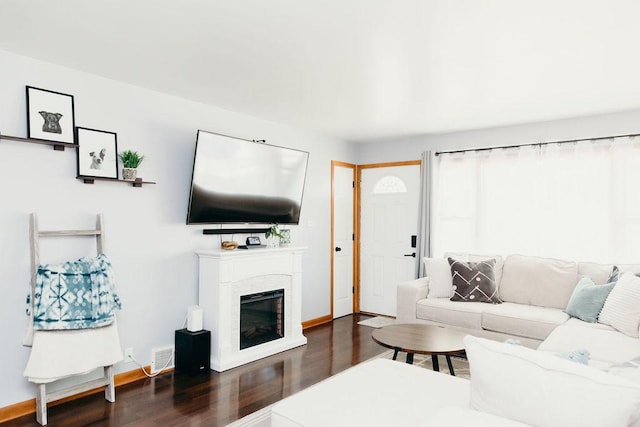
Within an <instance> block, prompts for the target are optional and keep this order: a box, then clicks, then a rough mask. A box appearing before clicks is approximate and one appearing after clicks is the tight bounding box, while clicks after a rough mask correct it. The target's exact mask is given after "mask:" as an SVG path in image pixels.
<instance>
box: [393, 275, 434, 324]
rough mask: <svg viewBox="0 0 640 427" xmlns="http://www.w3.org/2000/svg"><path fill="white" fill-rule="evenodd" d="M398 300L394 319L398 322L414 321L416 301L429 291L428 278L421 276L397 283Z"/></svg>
mask: <svg viewBox="0 0 640 427" xmlns="http://www.w3.org/2000/svg"><path fill="white" fill-rule="evenodd" d="M397 292H398V301H397V304H398V305H397V310H396V321H397V322H398V323H415V321H416V319H417V316H416V303H417V302H418V301H419V300H421V299H423V298H426V297H427V293H429V279H428V278H427V277H421V278H419V279H416V280H411V281H409V282H403V283H400V284H399V285H398V291H397Z"/></svg>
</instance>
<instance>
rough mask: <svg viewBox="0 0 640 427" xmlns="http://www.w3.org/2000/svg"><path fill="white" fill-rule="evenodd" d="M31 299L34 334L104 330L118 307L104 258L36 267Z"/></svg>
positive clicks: (101, 256) (118, 300)
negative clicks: (53, 331) (55, 331)
mask: <svg viewBox="0 0 640 427" xmlns="http://www.w3.org/2000/svg"><path fill="white" fill-rule="evenodd" d="M33 298H34V308H33V309H34V313H33V328H34V329H35V330H63V329H85V328H98V327H102V326H107V325H110V324H111V323H112V322H113V318H114V316H115V314H114V311H115V310H116V309H120V308H121V307H122V305H121V303H120V299H119V298H118V295H117V294H116V289H115V276H114V274H113V268H112V267H111V262H109V260H108V259H107V257H106V256H105V255H104V254H100V255H98V256H97V257H95V258H80V259H79V260H77V261H71V262H65V263H62V264H43V265H39V266H38V272H37V276H36V286H35V292H34V295H33Z"/></svg>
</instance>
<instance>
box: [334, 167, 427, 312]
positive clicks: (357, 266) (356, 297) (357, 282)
mask: <svg viewBox="0 0 640 427" xmlns="http://www.w3.org/2000/svg"><path fill="white" fill-rule="evenodd" d="M421 164H422V161H420V160H405V161H401V162H387V163H371V164H366V165H357V166H356V187H355V188H356V192H355V196H356V208H355V209H354V211H355V221H356V223H355V224H356V238H355V242H356V245H355V248H354V254H355V255H354V257H353V258H354V262H355V265H354V269H353V271H354V275H355V280H354V293H353V305H354V307H353V309H354V312H355V313H361V311H360V210H361V208H362V198H361V196H362V194H361V188H360V187H361V184H362V170H363V169H375V168H388V167H393V166H415V165H421ZM332 188H333V186H332ZM332 200H333V196H332ZM332 212H333V211H332ZM332 236H333V233H332ZM331 277H333V273H332V276H331ZM332 291H333V288H332ZM331 301H333V294H332V296H331Z"/></svg>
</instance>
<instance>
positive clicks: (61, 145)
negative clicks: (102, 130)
mask: <svg viewBox="0 0 640 427" xmlns="http://www.w3.org/2000/svg"><path fill="white" fill-rule="evenodd" d="M3 139H4V140H7V141H18V142H28V143H30V144H40V145H51V146H53V149H54V150H56V151H64V149H65V148H67V147H69V148H74V149H77V148H78V147H79V145H78V144H67V143H65V142H57V141H48V140H45V139H34V138H22V137H19V136H10V135H2V134H0V140H3ZM77 179H80V180H82V181H83V182H84V183H85V184H93V183H94V182H96V181H117V182H126V183H127V184H131V185H132V186H134V187H142V184H155V182H152V181H143V180H142V178H136V179H135V180H134V181H130V180H126V179H116V178H103V177H98V176H78V177H77Z"/></svg>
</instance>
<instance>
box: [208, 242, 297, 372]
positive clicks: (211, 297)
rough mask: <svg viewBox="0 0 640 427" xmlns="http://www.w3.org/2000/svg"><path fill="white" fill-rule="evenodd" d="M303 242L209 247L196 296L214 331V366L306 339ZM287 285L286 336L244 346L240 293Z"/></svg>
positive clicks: (231, 364)
mask: <svg viewBox="0 0 640 427" xmlns="http://www.w3.org/2000/svg"><path fill="white" fill-rule="evenodd" d="M303 251H304V248H301V247H280V248H260V249H245V250H242V249H236V250H233V251H225V250H206V251H198V252H196V253H197V255H198V258H199V272H200V273H199V274H200V275H199V285H198V289H199V294H198V301H199V305H200V307H202V309H203V311H204V328H205V329H208V330H210V331H211V369H213V370H214V371H218V372H222V371H225V370H227V369H231V368H234V367H236V366H240V365H243V364H245V363H249V362H252V361H254V360H258V359H261V358H263V357H267V356H270V355H272V354H275V353H279V352H281V351H284V350H289V349H291V348H294V347H298V346H301V345H304V344H306V343H307V338H306V337H305V336H304V335H302V253H303ZM275 289H284V337H283V338H280V339H277V340H273V341H269V342H267V343H264V344H260V345H256V346H253V347H249V348H246V349H244V350H240V297H241V296H243V295H250V294H253V293H258V292H266V291H271V290H275Z"/></svg>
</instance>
